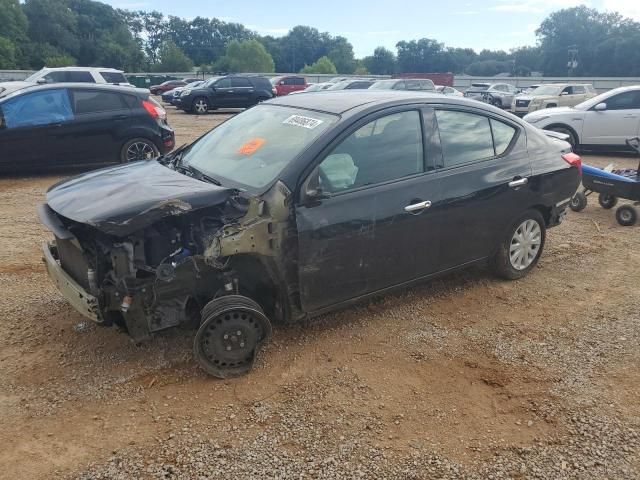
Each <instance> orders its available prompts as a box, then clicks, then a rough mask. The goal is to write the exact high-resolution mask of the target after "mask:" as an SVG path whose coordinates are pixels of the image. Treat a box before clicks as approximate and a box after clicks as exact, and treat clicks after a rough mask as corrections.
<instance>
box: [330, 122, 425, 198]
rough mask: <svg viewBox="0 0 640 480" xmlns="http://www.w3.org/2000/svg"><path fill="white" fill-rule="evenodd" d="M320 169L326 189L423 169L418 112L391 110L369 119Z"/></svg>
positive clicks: (393, 177)
mask: <svg viewBox="0 0 640 480" xmlns="http://www.w3.org/2000/svg"><path fill="white" fill-rule="evenodd" d="M319 171H320V182H321V185H322V188H323V190H324V191H326V192H329V193H338V192H343V191H346V190H350V189H354V188H359V187H364V186H367V185H375V184H378V183H382V182H387V181H391V180H396V179H400V178H403V177H407V176H409V175H415V174H418V173H422V172H424V154H423V147H422V126H421V122H420V113H419V112H417V111H415V110H412V111H407V112H400V113H394V114H392V115H387V116H385V117H381V118H378V119H376V120H374V121H372V122H369V123H368V124H366V125H364V126H363V127H361V128H359V129H358V130H356V131H355V132H354V133H352V134H351V135H350V136H349V137H347V138H346V139H345V140H344V141H342V142H341V143H340V145H338V146H337V147H336V148H335V149H334V150H333V151H332V152H331V153H330V154H329V155H328V156H327V157H326V158H325V159H324V160H323V161H322V163H321V164H320V168H319Z"/></svg>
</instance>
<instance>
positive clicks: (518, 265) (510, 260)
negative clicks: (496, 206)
mask: <svg viewBox="0 0 640 480" xmlns="http://www.w3.org/2000/svg"><path fill="white" fill-rule="evenodd" d="M545 235H546V231H545V223H544V219H543V218H542V215H541V214H540V212H538V211H537V210H528V211H527V212H526V213H525V214H523V215H522V216H521V217H520V218H519V219H518V220H517V221H516V222H514V223H513V225H512V226H511V228H510V229H509V230H508V232H507V234H506V235H505V237H504V238H503V239H502V241H501V242H500V245H499V246H498V249H497V250H496V252H495V254H494V256H493V258H492V259H491V267H492V269H493V271H494V272H495V273H496V274H497V275H499V276H500V277H502V278H506V279H508V280H515V279H518V278H522V277H524V276H525V275H526V274H527V273H529V272H530V271H531V270H532V269H533V268H534V267H535V265H536V264H537V263H538V260H539V259H540V255H541V254H542V250H543V248H544V241H545Z"/></svg>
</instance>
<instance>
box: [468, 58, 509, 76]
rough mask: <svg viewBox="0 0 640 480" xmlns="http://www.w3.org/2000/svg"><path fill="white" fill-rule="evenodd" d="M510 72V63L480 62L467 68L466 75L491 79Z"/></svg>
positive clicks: (497, 61) (496, 61)
mask: <svg viewBox="0 0 640 480" xmlns="http://www.w3.org/2000/svg"><path fill="white" fill-rule="evenodd" d="M505 72H509V73H510V72H511V62H509V61H500V60H482V61H480V62H475V63H472V64H471V65H469V66H468V67H467V71H466V73H467V74H469V75H474V76H477V77H493V76H495V75H498V74H499V73H505Z"/></svg>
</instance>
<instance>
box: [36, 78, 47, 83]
mask: <svg viewBox="0 0 640 480" xmlns="http://www.w3.org/2000/svg"><path fill="white" fill-rule="evenodd" d="M36 83H37V84H38V85H44V84H45V83H47V81H46V80H45V79H44V78H39V79H38V80H36Z"/></svg>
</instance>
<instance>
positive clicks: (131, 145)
mask: <svg viewBox="0 0 640 480" xmlns="http://www.w3.org/2000/svg"><path fill="white" fill-rule="evenodd" d="M159 155H160V150H159V149H158V147H157V145H156V144H155V143H153V141H152V140H149V139H148V138H144V137H136V138H132V139H131V140H129V141H127V142H126V143H125V144H124V145H123V146H122V148H121V149H120V163H129V162H135V161H138V160H149V159H151V158H156V157H157V156H159Z"/></svg>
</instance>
